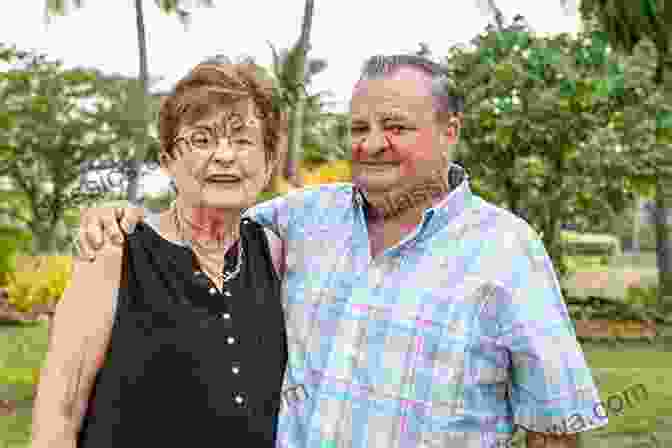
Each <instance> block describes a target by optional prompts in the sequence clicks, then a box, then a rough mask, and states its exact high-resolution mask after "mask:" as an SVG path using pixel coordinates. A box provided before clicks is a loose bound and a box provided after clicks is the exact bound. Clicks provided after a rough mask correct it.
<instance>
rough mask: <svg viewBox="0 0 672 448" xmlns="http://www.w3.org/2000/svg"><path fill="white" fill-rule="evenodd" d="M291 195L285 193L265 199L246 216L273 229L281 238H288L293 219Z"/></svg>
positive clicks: (246, 213) (284, 239) (249, 210)
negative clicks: (268, 199)
mask: <svg viewBox="0 0 672 448" xmlns="http://www.w3.org/2000/svg"><path fill="white" fill-rule="evenodd" d="M291 202H293V201H292V200H291V196H290V195H283V196H278V197H277V198H273V199H271V200H270V201H264V202H262V203H260V204H257V205H256V206H254V207H252V208H250V209H248V210H247V211H246V212H245V215H244V216H245V217H247V218H250V219H251V220H253V221H256V222H258V223H259V224H261V225H262V226H263V227H265V228H267V229H269V230H271V231H272V232H273V233H275V234H276V235H277V236H278V237H279V238H280V239H281V240H283V241H286V240H287V231H288V229H289V226H290V223H291V221H292V217H291V211H292V210H291V207H290V205H291Z"/></svg>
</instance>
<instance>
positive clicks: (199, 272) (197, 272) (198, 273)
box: [194, 271, 202, 275]
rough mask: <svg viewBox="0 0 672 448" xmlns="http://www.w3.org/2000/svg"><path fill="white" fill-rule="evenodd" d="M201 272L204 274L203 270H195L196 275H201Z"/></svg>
mask: <svg viewBox="0 0 672 448" xmlns="http://www.w3.org/2000/svg"><path fill="white" fill-rule="evenodd" d="M201 274H202V272H201V271H196V272H194V275H201Z"/></svg>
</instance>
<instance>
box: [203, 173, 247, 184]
mask: <svg viewBox="0 0 672 448" xmlns="http://www.w3.org/2000/svg"><path fill="white" fill-rule="evenodd" d="M205 181H206V182H208V183H213V184H235V183H237V182H240V177H238V176H231V175H228V174H216V175H213V176H208V177H206V178H205Z"/></svg>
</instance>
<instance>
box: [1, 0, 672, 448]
mask: <svg viewBox="0 0 672 448" xmlns="http://www.w3.org/2000/svg"><path fill="white" fill-rule="evenodd" d="M248 3H249V4H244V3H229V2H220V1H217V0H212V1H149V0H145V1H142V0H133V1H131V0H128V1H126V2H109V1H107V2H105V1H102V0H89V1H87V2H78V1H55V0H24V1H21V2H18V1H14V2H8V3H7V4H6V5H3V10H2V14H0V287H1V288H2V289H1V290H0V448H5V447H12V448H25V447H27V446H28V444H29V431H30V412H31V407H32V400H33V396H34V391H35V383H36V380H37V377H38V374H39V368H40V365H41V363H42V361H43V359H44V355H45V352H46V349H47V343H48V329H49V322H50V319H51V317H52V316H53V307H54V304H55V303H56V302H57V301H58V300H59V299H60V297H61V295H62V293H63V290H64V289H65V287H66V286H67V283H68V281H69V275H70V266H71V258H70V254H71V248H72V240H71V238H70V235H71V234H72V230H73V229H76V228H77V226H78V222H79V210H80V208H81V207H85V206H87V205H90V204H93V203H98V202H101V201H103V202H104V201H113V200H122V201H126V200H133V201H142V202H143V203H144V204H145V206H147V207H148V208H151V209H153V210H161V209H163V208H165V207H166V206H167V205H168V204H169V203H170V201H172V199H173V193H172V191H171V190H170V188H169V186H168V184H167V180H166V178H165V177H163V176H161V175H160V174H158V170H157V169H156V168H157V164H156V156H157V151H158V141H157V129H156V121H157V120H156V113H157V109H158V105H159V103H160V99H161V96H162V95H164V94H166V93H167V92H168V91H169V90H170V88H171V87H172V85H173V84H174V82H175V81H176V80H177V79H179V77H181V76H182V75H184V74H185V73H186V71H187V70H188V69H189V67H191V66H193V65H194V64H195V63H197V62H200V61H203V60H205V59H208V58H211V57H227V58H230V59H231V60H233V61H236V60H242V59H252V60H255V61H256V62H258V63H259V64H261V65H262V66H264V67H265V69H266V72H267V75H268V76H269V77H271V78H274V80H275V81H276V86H277V89H278V95H277V97H278V101H280V103H281V105H282V107H285V108H286V110H287V111H288V113H289V116H290V129H289V132H288V136H287V138H286V139H285V140H283V142H282V149H283V151H282V153H283V162H282V163H281V165H280V168H279V170H278V172H277V173H276V176H275V178H274V181H273V185H272V188H269V190H268V191H266V192H264V193H263V195H262V197H260V200H263V199H268V198H270V197H273V196H275V195H278V194H282V193H285V192H287V191H289V190H292V189H295V188H300V187H301V186H308V185H315V184H319V183H325V182H333V181H347V180H349V161H348V158H349V149H350V145H349V132H348V115H347V100H348V97H349V95H350V90H351V88H352V85H353V84H354V82H355V81H356V77H357V75H358V70H359V68H360V66H361V64H362V62H363V60H364V59H365V58H366V57H367V56H370V55H372V54H377V53H414V54H422V55H425V56H427V57H429V58H431V59H433V60H435V61H437V62H440V63H442V64H444V65H445V67H446V70H447V71H448V72H449V73H450V75H451V78H452V79H453V80H454V81H455V82H454V85H453V87H452V88H454V89H455V91H456V92H457V93H460V94H463V95H464V96H465V99H466V104H465V127H464V130H463V133H462V139H461V142H460V144H459V146H458V148H456V160H457V161H458V162H459V163H461V164H462V165H463V166H465V167H466V168H467V169H468V170H469V173H470V176H471V179H472V188H473V189H474V190H475V191H476V192H477V193H478V194H480V195H481V196H482V197H484V198H485V199H487V200H489V201H491V202H493V203H496V204H498V205H500V206H502V207H506V208H508V209H510V210H511V211H513V212H514V213H516V214H518V215H520V216H522V217H523V218H525V219H526V220H527V221H528V222H529V223H530V224H531V225H532V226H533V227H534V228H535V229H536V230H537V231H538V232H539V233H540V234H541V235H542V238H543V240H544V243H545V245H546V248H547V250H548V251H549V253H550V255H551V257H552V259H553V262H554V264H555V266H556V269H557V271H558V272H559V273H560V275H561V284H562V287H563V290H564V293H565V298H566V301H567V303H568V306H569V309H570V313H571V315H572V318H573V319H574V322H575V328H576V333H577V336H578V337H579V340H580V341H581V344H582V347H583V349H584V352H585V354H586V357H587V359H588V361H589V364H590V366H591V367H592V369H593V373H594V376H595V377H596V379H597V381H598V387H599V389H600V392H601V396H602V398H603V399H606V398H607V397H621V398H623V397H625V396H626V395H624V394H625V391H627V390H631V389H630V388H631V387H632V385H635V384H642V385H643V386H644V387H645V388H646V392H647V393H646V394H645V395H644V396H643V397H640V398H638V399H637V400H634V401H633V400H623V399H621V400H620V402H621V403H622V404H623V403H625V404H623V405H622V406H619V405H618V404H617V403H618V401H614V400H612V401H611V403H612V404H613V406H612V407H613V409H608V412H609V417H610V423H609V425H608V426H607V427H606V428H604V429H602V430H599V431H594V432H591V433H589V434H587V435H586V436H584V437H582V440H581V443H582V446H585V447H600V446H609V447H615V448H620V447H631V446H641V447H644V446H651V447H653V446H666V444H672V392H671V390H672V388H670V379H669V374H670V369H671V368H672V357H671V356H670V352H671V351H672V350H671V349H670V341H671V339H670V338H672V315H671V313H670V311H671V310H672V285H671V283H672V277H671V275H670V273H671V272H672V258H671V253H672V250H671V249H672V245H671V244H670V237H671V236H672V231H671V227H670V224H672V213H671V210H672V173H671V172H670V162H671V161H672V151H670V144H671V143H672V102H671V101H670V99H671V96H670V86H671V85H672V84H671V80H670V75H669V73H668V72H669V68H670V66H671V65H670V63H671V62H672V59H670V58H669V52H670V47H669V43H670V36H669V34H668V33H669V32H670V31H668V30H672V7H670V6H668V8H667V9H665V8H663V5H662V2H660V1H658V2H656V1H654V0H642V1H640V0H590V1H588V0H583V1H582V2H580V4H577V3H573V2H571V1H564V2H563V1H562V0H543V1H537V2H527V3H526V2H522V1H516V0H509V1H504V0H496V1H494V0H473V1H472V3H473V4H469V2H462V3H460V4H459V7H458V6H452V5H450V4H449V3H448V2H441V3H445V4H446V5H443V4H441V5H439V4H437V3H438V2H435V1H432V0H422V1H421V0H417V1H415V2H413V6H410V5H406V4H405V5H404V6H403V7H402V6H400V7H391V6H390V4H389V2H384V1H382V0H371V1H369V2H354V1H351V2H341V1H338V2H337V1H331V0H317V1H314V0H294V1H286V2H265V3H264V7H263V8H260V7H259V5H258V4H257V3H255V2H248ZM626 401H627V403H626ZM606 404H607V405H609V403H606ZM175 406H176V407H179V404H177V403H176V404H175ZM607 407H608V406H607ZM619 407H622V409H621V410H620V411H619V410H618V409H619ZM521 436H522V434H518V435H517V437H516V440H515V445H516V446H524V442H523V440H522V437H521ZM194 441H195V442H197V441H198V438H197V436H196V435H195V437H194ZM638 444H639V445H638Z"/></svg>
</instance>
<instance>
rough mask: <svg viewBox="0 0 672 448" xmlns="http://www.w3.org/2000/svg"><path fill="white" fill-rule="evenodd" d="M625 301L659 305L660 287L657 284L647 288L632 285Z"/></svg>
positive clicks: (634, 303)
mask: <svg viewBox="0 0 672 448" xmlns="http://www.w3.org/2000/svg"><path fill="white" fill-rule="evenodd" d="M625 301H626V303H628V304H629V305H635V306H637V305H640V306H646V307H656V306H658V287H657V286H656V285H653V286H649V287H645V288H642V287H637V286H630V287H629V288H628V291H627V293H626V297H625Z"/></svg>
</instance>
